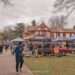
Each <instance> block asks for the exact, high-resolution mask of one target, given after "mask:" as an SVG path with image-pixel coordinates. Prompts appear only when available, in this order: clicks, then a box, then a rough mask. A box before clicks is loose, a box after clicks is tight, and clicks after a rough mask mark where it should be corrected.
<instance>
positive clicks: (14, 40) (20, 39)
mask: <svg viewBox="0 0 75 75" xmlns="http://www.w3.org/2000/svg"><path fill="white" fill-rule="evenodd" d="M22 41H24V39H22V38H20V37H18V38H16V39H13V40H11V42H22Z"/></svg>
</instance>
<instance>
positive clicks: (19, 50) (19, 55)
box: [13, 42, 24, 72]
mask: <svg viewBox="0 0 75 75" xmlns="http://www.w3.org/2000/svg"><path fill="white" fill-rule="evenodd" d="M14 53H15V58H16V72H19V71H21V70H22V66H23V63H24V59H23V57H24V54H23V45H22V42H19V44H18V45H17V46H16V48H15V50H14V52H13V54H14Z"/></svg>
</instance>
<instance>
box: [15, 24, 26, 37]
mask: <svg viewBox="0 0 75 75" xmlns="http://www.w3.org/2000/svg"><path fill="white" fill-rule="evenodd" d="M24 29H25V24H24V23H17V24H16V27H15V33H16V36H18V37H22V35H23V32H24Z"/></svg>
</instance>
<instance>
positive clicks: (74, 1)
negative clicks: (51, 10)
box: [54, 0, 75, 19]
mask: <svg viewBox="0 0 75 75" xmlns="http://www.w3.org/2000/svg"><path fill="white" fill-rule="evenodd" d="M54 7H55V8H56V10H55V12H59V11H63V10H66V11H67V15H66V16H65V18H66V19H67V18H68V17H69V16H70V14H72V12H73V11H74V10H75V0H56V1H55V3H54Z"/></svg>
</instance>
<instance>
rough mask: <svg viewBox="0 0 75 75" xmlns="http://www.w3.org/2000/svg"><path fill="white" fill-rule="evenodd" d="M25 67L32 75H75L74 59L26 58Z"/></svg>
mask: <svg viewBox="0 0 75 75" xmlns="http://www.w3.org/2000/svg"><path fill="white" fill-rule="evenodd" d="M25 63H26V65H27V66H28V67H29V68H30V70H31V71H32V72H33V74H34V75H75V57H74V56H65V57H40V58H32V57H30V58H26V59H25Z"/></svg>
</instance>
